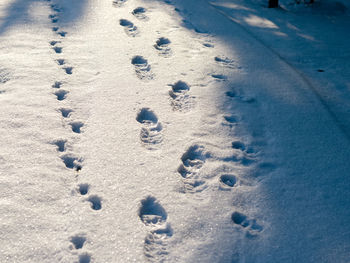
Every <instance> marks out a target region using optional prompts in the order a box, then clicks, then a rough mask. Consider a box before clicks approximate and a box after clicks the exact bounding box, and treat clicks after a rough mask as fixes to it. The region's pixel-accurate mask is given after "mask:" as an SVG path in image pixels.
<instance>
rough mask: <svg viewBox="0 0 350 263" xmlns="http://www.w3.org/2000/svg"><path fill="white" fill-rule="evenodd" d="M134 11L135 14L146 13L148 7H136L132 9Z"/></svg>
mask: <svg viewBox="0 0 350 263" xmlns="http://www.w3.org/2000/svg"><path fill="white" fill-rule="evenodd" d="M132 13H133V14H134V15H137V14H144V13H146V8H143V7H136V8H135V9H134V10H133V11H132Z"/></svg>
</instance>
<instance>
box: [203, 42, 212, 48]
mask: <svg viewBox="0 0 350 263" xmlns="http://www.w3.org/2000/svg"><path fill="white" fill-rule="evenodd" d="M203 46H205V47H210V48H213V47H214V45H213V44H210V43H204V44H203Z"/></svg>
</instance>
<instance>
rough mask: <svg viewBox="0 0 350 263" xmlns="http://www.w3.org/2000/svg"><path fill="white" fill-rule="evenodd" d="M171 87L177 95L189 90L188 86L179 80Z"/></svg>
mask: <svg viewBox="0 0 350 263" xmlns="http://www.w3.org/2000/svg"><path fill="white" fill-rule="evenodd" d="M171 87H172V89H173V91H174V92H177V93H179V92H184V91H188V90H190V87H189V86H188V84H187V83H186V82H184V81H181V80H179V81H178V82H176V83H175V84H173V85H171Z"/></svg>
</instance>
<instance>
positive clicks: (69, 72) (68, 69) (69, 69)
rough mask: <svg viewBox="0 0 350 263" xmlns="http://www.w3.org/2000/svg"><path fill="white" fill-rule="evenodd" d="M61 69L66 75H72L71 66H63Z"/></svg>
mask: <svg viewBox="0 0 350 263" xmlns="http://www.w3.org/2000/svg"><path fill="white" fill-rule="evenodd" d="M63 69H64V71H65V72H66V73H67V74H68V75H72V73H73V67H64V68H63Z"/></svg>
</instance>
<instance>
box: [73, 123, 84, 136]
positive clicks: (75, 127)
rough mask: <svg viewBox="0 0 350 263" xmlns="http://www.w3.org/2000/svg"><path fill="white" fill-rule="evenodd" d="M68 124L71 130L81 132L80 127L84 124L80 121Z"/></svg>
mask: <svg viewBox="0 0 350 263" xmlns="http://www.w3.org/2000/svg"><path fill="white" fill-rule="evenodd" d="M70 125H71V126H72V131H73V132H75V133H81V130H80V129H81V127H83V126H84V123H82V122H80V121H74V122H71V123H70Z"/></svg>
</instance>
